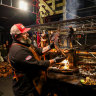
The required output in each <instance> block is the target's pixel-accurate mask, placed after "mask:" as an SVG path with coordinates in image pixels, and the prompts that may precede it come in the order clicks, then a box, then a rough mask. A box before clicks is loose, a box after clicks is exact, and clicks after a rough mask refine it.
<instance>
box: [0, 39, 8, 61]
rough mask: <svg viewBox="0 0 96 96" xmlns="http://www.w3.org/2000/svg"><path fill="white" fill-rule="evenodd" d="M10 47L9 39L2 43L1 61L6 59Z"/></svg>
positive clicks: (0, 46)
mask: <svg viewBox="0 0 96 96" xmlns="http://www.w3.org/2000/svg"><path fill="white" fill-rule="evenodd" d="M9 48H10V45H9V42H8V40H7V41H6V42H5V43H3V44H0V62H4V61H6V59H7V55H8V52H9Z"/></svg>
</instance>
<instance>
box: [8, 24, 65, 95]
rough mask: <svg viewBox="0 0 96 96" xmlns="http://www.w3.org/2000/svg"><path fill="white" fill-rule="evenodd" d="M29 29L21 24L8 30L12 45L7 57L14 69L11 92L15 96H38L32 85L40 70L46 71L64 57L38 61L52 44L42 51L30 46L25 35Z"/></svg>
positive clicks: (29, 40) (27, 35)
mask: <svg viewBox="0 0 96 96" xmlns="http://www.w3.org/2000/svg"><path fill="white" fill-rule="evenodd" d="M30 29H31V28H25V27H24V25H22V24H14V25H13V26H12V27H11V30H10V34H11V35H12V37H13V43H12V45H11V47H10V51H9V56H8V57H9V61H10V63H11V65H12V67H13V69H14V76H13V91H14V94H15V96H40V94H38V92H37V90H36V87H35V85H34V82H33V81H34V79H35V78H36V77H39V76H40V75H41V70H46V69H47V68H48V67H49V66H50V65H52V63H54V62H60V61H62V60H63V59H64V57H63V58H62V57H56V58H54V59H51V60H45V61H44V60H40V58H39V56H38V54H39V55H42V54H43V53H45V52H47V51H48V50H50V49H51V48H54V44H53V43H52V44H51V45H48V46H46V47H44V48H43V49H40V48H36V47H34V46H31V45H30V44H31V39H30V38H29V34H28V33H27V32H28V31H29V30H30ZM37 53H38V54H37Z"/></svg>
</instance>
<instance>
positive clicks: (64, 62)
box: [61, 59, 69, 69]
mask: <svg viewBox="0 0 96 96" xmlns="http://www.w3.org/2000/svg"><path fill="white" fill-rule="evenodd" d="M61 63H63V64H64V69H69V61H68V60H66V59H65V60H63V61H62V62H61Z"/></svg>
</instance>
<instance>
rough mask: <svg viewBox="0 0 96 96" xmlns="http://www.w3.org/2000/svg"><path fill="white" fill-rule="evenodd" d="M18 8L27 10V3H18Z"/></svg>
mask: <svg viewBox="0 0 96 96" xmlns="http://www.w3.org/2000/svg"><path fill="white" fill-rule="evenodd" d="M19 8H20V9H22V10H28V3H27V2H25V1H20V2H19Z"/></svg>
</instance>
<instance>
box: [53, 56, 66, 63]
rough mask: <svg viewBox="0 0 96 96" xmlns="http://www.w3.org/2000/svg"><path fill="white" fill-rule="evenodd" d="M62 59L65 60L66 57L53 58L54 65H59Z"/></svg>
mask: <svg viewBox="0 0 96 96" xmlns="http://www.w3.org/2000/svg"><path fill="white" fill-rule="evenodd" d="M64 59H66V57H59V56H57V57H55V58H54V62H55V63H59V62H61V61H62V60H64Z"/></svg>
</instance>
